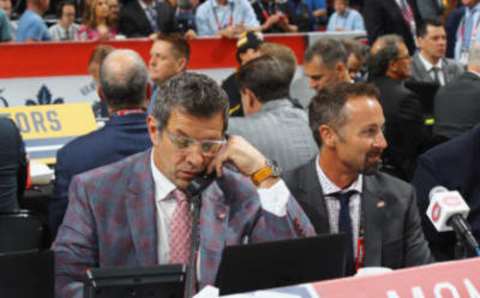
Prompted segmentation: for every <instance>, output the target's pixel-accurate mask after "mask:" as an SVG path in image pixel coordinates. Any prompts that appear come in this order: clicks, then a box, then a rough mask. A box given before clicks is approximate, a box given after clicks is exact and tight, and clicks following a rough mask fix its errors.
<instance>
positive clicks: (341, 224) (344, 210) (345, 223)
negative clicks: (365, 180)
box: [332, 190, 357, 276]
mask: <svg viewBox="0 0 480 298" xmlns="http://www.w3.org/2000/svg"><path fill="white" fill-rule="evenodd" d="M356 193H357V191H355V190H350V191H348V192H344V193H340V192H337V193H334V194H332V195H333V196H334V197H336V198H337V199H338V200H339V201H340V212H339V214H338V230H339V232H341V233H345V235H347V252H346V267H345V274H346V275H347V276H349V275H353V274H354V273H355V267H354V261H353V260H354V254H353V227H352V219H351V217H350V204H349V203H350V197H351V196H352V195H354V194H356Z"/></svg>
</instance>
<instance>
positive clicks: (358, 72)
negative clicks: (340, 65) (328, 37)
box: [342, 39, 370, 83]
mask: <svg viewBox="0 0 480 298" xmlns="http://www.w3.org/2000/svg"><path fill="white" fill-rule="evenodd" d="M342 43H343V45H344V46H345V49H346V50H347V53H348V59H347V68H348V74H349V75H350V78H351V79H352V80H353V81H354V82H356V83H359V82H365V81H366V79H367V78H366V77H367V61H368V58H369V56H370V53H369V52H370V48H369V47H368V46H366V45H364V44H362V43H360V42H359V41H358V40H353V39H344V40H342Z"/></svg>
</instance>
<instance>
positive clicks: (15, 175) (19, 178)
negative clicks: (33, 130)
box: [0, 117, 27, 212]
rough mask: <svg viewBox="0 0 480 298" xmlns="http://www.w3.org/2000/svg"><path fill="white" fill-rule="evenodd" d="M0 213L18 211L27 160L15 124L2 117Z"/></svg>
mask: <svg viewBox="0 0 480 298" xmlns="http://www.w3.org/2000/svg"><path fill="white" fill-rule="evenodd" d="M0 148H1V149H0V212H9V211H13V210H15V209H18V201H19V199H20V198H21V196H22V195H23V192H24V190H25V183H26V180H27V160H26V153H25V145H24V143H23V140H22V136H21V135H20V132H19V130H18V128H17V126H16V125H15V123H14V122H13V121H12V120H10V119H8V118H2V117H0Z"/></svg>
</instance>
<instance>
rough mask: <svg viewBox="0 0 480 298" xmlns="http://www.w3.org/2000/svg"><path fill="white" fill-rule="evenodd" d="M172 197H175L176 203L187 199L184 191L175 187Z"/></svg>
mask: <svg viewBox="0 0 480 298" xmlns="http://www.w3.org/2000/svg"><path fill="white" fill-rule="evenodd" d="M173 197H174V198H175V200H177V202H178V203H182V202H185V201H187V196H186V195H185V193H184V192H183V191H181V190H179V189H175V190H174V191H173Z"/></svg>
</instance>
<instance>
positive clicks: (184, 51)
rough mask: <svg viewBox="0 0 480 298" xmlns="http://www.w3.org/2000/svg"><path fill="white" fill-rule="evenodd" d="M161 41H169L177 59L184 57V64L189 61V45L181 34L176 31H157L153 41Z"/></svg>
mask: <svg viewBox="0 0 480 298" xmlns="http://www.w3.org/2000/svg"><path fill="white" fill-rule="evenodd" d="M156 41H163V42H166V43H169V44H170V46H171V47H172V50H173V53H174V55H175V57H176V58H177V59H180V58H185V60H186V64H188V62H189V61H190V45H189V44H188V42H187V40H186V39H185V37H183V35H181V34H178V33H172V34H162V33H159V34H158V35H157V37H156V38H155V40H154V42H156Z"/></svg>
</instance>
